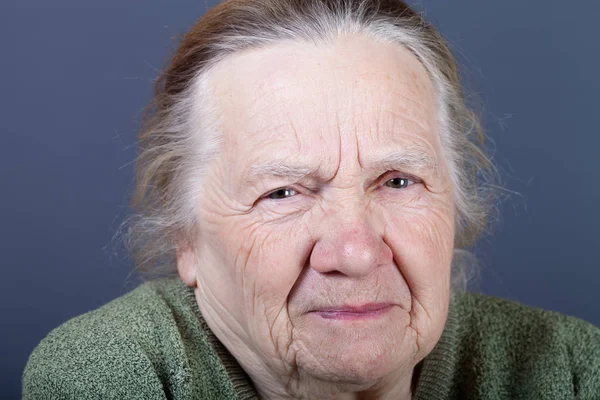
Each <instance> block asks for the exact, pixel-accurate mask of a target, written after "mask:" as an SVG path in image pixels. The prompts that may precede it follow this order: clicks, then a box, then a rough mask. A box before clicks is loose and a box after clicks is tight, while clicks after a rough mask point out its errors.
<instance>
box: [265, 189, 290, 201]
mask: <svg viewBox="0 0 600 400" xmlns="http://www.w3.org/2000/svg"><path fill="white" fill-rule="evenodd" d="M297 194H298V192H296V191H295V190H294V189H290V188H281V189H277V190H275V191H274V192H271V193H269V194H268V195H267V196H266V198H268V199H271V200H281V199H287V198H288V197H292V196H295V195H297Z"/></svg>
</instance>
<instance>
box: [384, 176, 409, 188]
mask: <svg viewBox="0 0 600 400" xmlns="http://www.w3.org/2000/svg"><path fill="white" fill-rule="evenodd" d="M409 183H410V180H408V179H406V178H394V179H390V180H389V181H387V182H386V183H385V186H387V187H390V188H392V189H404V188H405V187H407V186H408V185H409Z"/></svg>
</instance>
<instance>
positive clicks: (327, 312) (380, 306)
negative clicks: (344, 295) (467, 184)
mask: <svg viewBox="0 0 600 400" xmlns="http://www.w3.org/2000/svg"><path fill="white" fill-rule="evenodd" d="M390 308H392V304H390V303H369V304H363V305H360V306H343V307H331V308H324V309H319V310H312V311H310V313H312V314H316V315H318V316H320V317H321V318H324V319H337V320H357V319H372V318H377V317H380V316H382V315H383V314H385V313H386V312H388V311H389V310H390Z"/></svg>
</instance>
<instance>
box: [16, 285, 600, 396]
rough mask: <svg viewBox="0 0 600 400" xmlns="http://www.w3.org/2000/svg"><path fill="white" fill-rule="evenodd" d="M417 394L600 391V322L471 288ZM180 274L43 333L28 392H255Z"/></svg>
mask: <svg viewBox="0 0 600 400" xmlns="http://www.w3.org/2000/svg"><path fill="white" fill-rule="evenodd" d="M416 371H417V373H418V377H417V378H416V379H417V383H416V389H415V392H414V396H413V398H414V399H426V400H435V399H467V400H468V399H486V400H489V399H492V400H493V399H513V400H514V399H552V400H556V399H574V398H576V399H600V329H598V328H596V327H594V326H593V325H590V324H588V323H586V322H584V321H582V320H579V319H576V318H572V317H567V316H563V315H561V314H558V313H553V312H549V311H543V310H539V309H535V308H531V307H527V306H524V305H520V304H518V303H515V302H511V301H508V300H502V299H498V298H493V297H489V296H484V295H479V294H472V293H465V294H461V295H458V296H456V297H455V299H454V300H453V302H452V303H451V306H450V310H449V314H448V320H447V323H446V326H445V330H444V332H443V334H442V337H441V339H440V341H439V342H438V344H437V345H436V347H435V348H434V350H433V351H432V352H431V353H430V354H429V355H428V356H427V357H426V358H425V359H424V360H423V362H422V363H421V364H420V366H419V368H417V369H416ZM255 398H258V396H257V394H256V391H255V389H254V387H253V385H252V382H251V381H250V379H249V378H248V376H247V375H246V373H245V372H244V371H243V370H242V368H241V367H240V366H239V364H238V363H237V362H236V360H235V359H234V358H233V356H232V355H231V354H230V353H229V352H228V351H227V349H226V348H225V347H224V346H223V345H222V344H221V343H220V342H219V340H218V339H217V338H216V337H215V335H214V334H213V333H212V332H211V331H210V329H209V328H208V326H207V324H206V322H205V321H204V319H203V318H202V315H201V313H200V310H199V309H198V305H197V304H196V300H195V297H194V294H193V291H192V289H190V288H188V287H186V286H185V285H184V284H183V283H182V282H181V281H180V280H179V279H178V278H163V279H160V280H156V281H151V282H147V283H144V284H142V285H140V286H139V287H137V288H136V289H134V290H133V291H131V292H129V293H127V294H125V295H123V296H121V297H119V298H117V299H115V300H113V301H111V302H110V303H108V304H106V305H104V306H103V307H101V308H99V309H96V310H94V311H91V312H88V313H86V314H83V315H80V316H78V317H75V318H73V319H71V320H69V321H67V322H66V323H64V324H63V325H61V326H59V327H58V328H56V329H54V330H53V331H52V332H50V333H49V334H48V336H46V338H44V339H43V340H42V341H41V343H40V344H39V345H38V346H37V347H36V348H35V350H34V351H33V353H32V354H31V356H30V358H29V361H28V363H27V366H26V368H25V371H24V373H23V399H25V400H34V399H77V400H85V399H145V400H148V399H175V400H180V399H211V400H219V399H255Z"/></svg>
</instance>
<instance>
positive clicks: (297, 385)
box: [249, 366, 419, 400]
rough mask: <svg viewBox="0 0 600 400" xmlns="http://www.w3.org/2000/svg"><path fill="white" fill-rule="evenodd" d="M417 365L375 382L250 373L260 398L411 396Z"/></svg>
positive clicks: (397, 399) (380, 399) (383, 399)
mask: <svg viewBox="0 0 600 400" xmlns="http://www.w3.org/2000/svg"><path fill="white" fill-rule="evenodd" d="M418 367H419V366H417V368H415V369H414V373H413V369H411V370H410V371H408V373H406V372H407V371H395V372H394V373H391V374H390V375H389V376H387V377H385V378H384V379H381V380H380V381H378V382H376V383H374V384H365V385H356V384H347V383H345V384H337V383H331V382H323V381H319V380H317V379H314V378H312V379H311V378H308V377H306V378H299V379H294V380H293V381H292V380H286V381H285V383H284V382H283V381H284V380H275V379H273V377H272V376H270V377H268V376H265V375H263V376H260V375H257V374H254V376H253V374H249V375H250V377H251V379H252V381H253V383H254V386H255V387H256V388H257V390H258V392H259V394H260V398H261V399H265V400H275V399H295V398H302V399H330V400H359V399H360V400H387V399H390V400H391V399H394V400H410V399H411V398H412V394H413V391H414V384H415V381H416V379H415V377H416V375H417V374H418Z"/></svg>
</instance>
